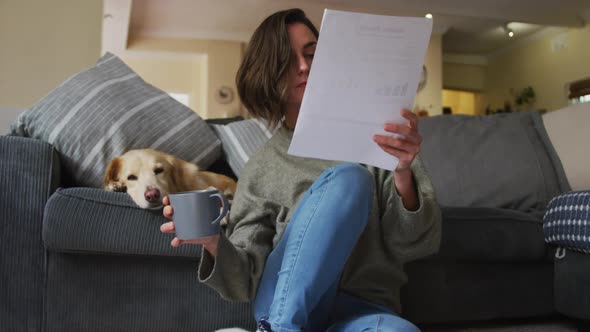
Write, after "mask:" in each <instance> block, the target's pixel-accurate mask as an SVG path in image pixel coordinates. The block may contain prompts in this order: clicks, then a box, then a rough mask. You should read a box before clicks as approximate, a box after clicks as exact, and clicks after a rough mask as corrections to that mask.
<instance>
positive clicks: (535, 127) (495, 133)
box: [419, 112, 570, 212]
mask: <svg viewBox="0 0 590 332" xmlns="http://www.w3.org/2000/svg"><path fill="white" fill-rule="evenodd" d="M419 131H420V134H421V135H422V136H423V138H424V141H423V143H422V149H421V153H420V155H421V158H422V161H423V162H424V165H425V167H426V169H427V170H428V172H429V174H430V177H431V179H432V183H433V185H434V188H435V191H436V195H437V199H438V201H439V203H440V204H441V205H443V206H458V207H463V206H471V207H497V208H507V209H514V210H520V211H524V212H532V211H543V210H544V209H545V207H546V205H547V203H548V202H549V201H550V200H551V198H553V197H554V196H556V195H558V194H560V193H562V192H564V191H568V190H570V189H569V185H568V183H567V179H566V178H565V173H564V171H563V167H562V165H561V162H560V161H559V158H558V157H557V154H556V153H555V150H554V148H553V146H552V144H551V142H550V140H549V138H548V136H547V132H546V131H545V128H544V126H543V121H542V120H541V116H540V114H539V113H538V112H519V113H503V114H496V115H490V116H466V115H443V116H435V117H431V118H424V119H422V120H421V121H420V125H419Z"/></svg>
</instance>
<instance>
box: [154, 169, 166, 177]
mask: <svg viewBox="0 0 590 332" xmlns="http://www.w3.org/2000/svg"><path fill="white" fill-rule="evenodd" d="M162 172H164V169H163V168H162V167H158V168H156V169H154V174H156V175H158V174H160V173H162Z"/></svg>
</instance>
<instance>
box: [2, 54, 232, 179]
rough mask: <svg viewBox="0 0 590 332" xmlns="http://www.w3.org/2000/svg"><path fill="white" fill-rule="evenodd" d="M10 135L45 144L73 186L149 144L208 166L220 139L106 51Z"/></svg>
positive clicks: (99, 176) (218, 151) (22, 119)
mask: <svg viewBox="0 0 590 332" xmlns="http://www.w3.org/2000/svg"><path fill="white" fill-rule="evenodd" d="M12 133H13V134H15V135H21V136H29V137H33V138H38V139H41V140H44V141H46V142H49V143H51V144H52V145H53V146H54V147H55V148H56V149H57V150H58V151H59V152H60V155H61V160H62V164H63V167H64V168H65V171H66V173H67V174H69V175H70V176H72V177H73V179H74V181H69V182H73V184H77V185H80V186H89V187H101V184H102V177H103V175H104V171H105V169H106V166H107V164H108V163H109V161H110V160H111V159H112V158H114V157H117V156H119V155H121V154H123V153H124V152H126V151H127V150H130V149H140V148H153V149H157V150H161V151H164V152H167V153H169V154H172V155H175V156H177V157H179V158H181V159H184V160H187V161H190V162H193V163H195V164H197V165H199V166H200V167H201V168H207V167H208V166H209V165H210V164H211V163H213V162H214V161H215V160H216V159H217V158H218V157H219V156H220V155H221V142H220V141H219V139H217V137H216V136H215V133H214V132H213V131H212V130H211V129H210V128H209V126H208V125H207V124H206V123H205V121H203V119H201V118H200V117H199V116H198V115H197V114H196V113H195V112H193V111H191V110H190V109H189V108H188V107H186V106H184V105H182V104H180V103H179V102H177V101H176V100H174V99H173V98H171V97H170V96H169V95H168V94H167V93H165V92H163V91H161V90H159V89H157V88H155V87H153V86H151V85H150V84H148V83H146V82H145V81H143V80H142V79H141V78H140V77H139V76H138V75H137V74H136V73H135V72H133V71H132V70H131V69H130V68H129V67H128V66H127V65H125V63H123V62H122V61H121V60H120V59H119V58H117V57H116V56H114V55H112V54H108V53H107V54H106V55H105V56H104V57H103V58H102V59H100V60H99V61H98V63H97V64H96V66H94V67H92V68H90V69H88V70H85V71H82V72H80V73H78V74H76V75H74V76H73V77H71V78H70V79H68V80H66V81H65V82H64V83H63V84H62V85H60V86H59V87H57V88H56V89H55V90H53V91H52V92H51V93H49V95H47V96H46V97H45V98H43V99H42V100H41V101H39V102H38V103H37V105H35V106H33V107H32V108H31V109H30V110H29V111H25V112H24V113H22V114H21V115H20V116H19V118H18V120H17V122H16V123H15V124H13V126H12Z"/></svg>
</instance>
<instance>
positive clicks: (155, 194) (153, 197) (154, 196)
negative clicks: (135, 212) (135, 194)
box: [143, 189, 160, 202]
mask: <svg viewBox="0 0 590 332" xmlns="http://www.w3.org/2000/svg"><path fill="white" fill-rule="evenodd" d="M143 195H144V197H145V200H146V201H148V202H155V201H157V200H159V199H160V191H159V190H158V189H149V190H147V191H146V192H145V193H144V194H143Z"/></svg>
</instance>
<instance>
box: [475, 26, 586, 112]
mask: <svg viewBox="0 0 590 332" xmlns="http://www.w3.org/2000/svg"><path fill="white" fill-rule="evenodd" d="M556 41H565V42H566V47H565V48H562V49H559V50H554V49H553V47H552V43H553V42H556ZM588 59H590V25H588V26H586V27H585V28H579V29H568V30H567V31H566V32H555V33H551V34H547V35H544V36H542V37H541V38H539V39H537V40H534V41H530V42H528V43H526V44H523V45H521V46H518V47H515V48H513V49H511V50H509V51H505V52H502V53H501V54H499V55H496V56H492V57H490V58H489V64H488V66H487V71H486V99H487V103H489V104H490V105H491V106H492V108H493V109H496V108H499V107H503V105H504V101H506V100H510V101H511V103H512V105H513V107H514V102H513V100H514V97H513V96H511V94H510V89H513V90H514V91H515V92H519V91H521V90H522V89H523V88H525V87H527V86H529V85H530V86H532V87H533V89H534V90H535V92H536V95H537V100H536V103H535V104H534V105H533V108H534V109H546V110H548V111H551V110H556V109H558V108H561V107H563V106H566V105H567V104H568V99H567V85H568V83H570V82H572V81H576V80H579V79H582V78H587V77H590V66H589V65H588Z"/></svg>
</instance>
